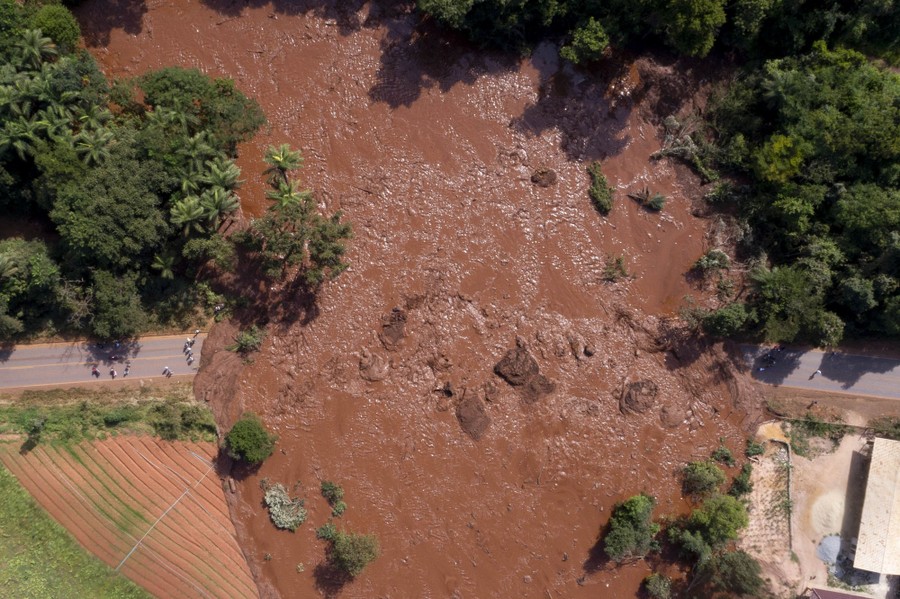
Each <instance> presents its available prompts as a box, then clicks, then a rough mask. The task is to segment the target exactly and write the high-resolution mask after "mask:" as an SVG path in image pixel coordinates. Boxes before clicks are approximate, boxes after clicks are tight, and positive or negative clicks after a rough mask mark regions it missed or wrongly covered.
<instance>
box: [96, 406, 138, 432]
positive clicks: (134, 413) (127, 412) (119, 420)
mask: <svg viewBox="0 0 900 599" xmlns="http://www.w3.org/2000/svg"><path fill="white" fill-rule="evenodd" d="M140 418H141V411H140V409H139V408H138V407H137V406H132V405H127V406H118V407H115V408H113V409H111V410H109V411H108V412H106V413H104V414H103V424H104V425H105V426H107V427H108V428H113V427H116V426H119V425H121V424H125V423H128V422H134V421H136V420H139V419H140Z"/></svg>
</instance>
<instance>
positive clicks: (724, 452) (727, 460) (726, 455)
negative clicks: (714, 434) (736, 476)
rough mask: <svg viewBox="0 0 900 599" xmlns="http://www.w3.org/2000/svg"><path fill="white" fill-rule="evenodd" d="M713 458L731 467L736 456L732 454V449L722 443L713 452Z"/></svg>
mask: <svg viewBox="0 0 900 599" xmlns="http://www.w3.org/2000/svg"><path fill="white" fill-rule="evenodd" d="M712 459H714V460H715V461H717V462H719V463H720V464H725V465H726V466H728V467H729V468H730V467H732V466H734V463H735V462H734V456H733V455H732V454H731V450H730V449H728V448H727V447H725V446H724V445H720V446H719V448H718V449H716V450H715V451H714V452H712Z"/></svg>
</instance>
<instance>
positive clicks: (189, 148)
mask: <svg viewBox="0 0 900 599" xmlns="http://www.w3.org/2000/svg"><path fill="white" fill-rule="evenodd" d="M178 155H179V156H180V157H181V158H183V159H184V160H185V161H186V163H187V169H188V170H189V171H191V172H200V171H201V170H202V169H203V165H204V163H205V162H206V161H207V160H209V159H210V158H213V157H214V156H215V155H216V151H215V150H214V149H213V147H212V146H211V145H210V144H209V134H207V133H206V131H201V132H200V133H197V134H195V135H192V136H191V137H189V138H187V139H186V140H185V142H184V145H183V146H181V147H180V148H178Z"/></svg>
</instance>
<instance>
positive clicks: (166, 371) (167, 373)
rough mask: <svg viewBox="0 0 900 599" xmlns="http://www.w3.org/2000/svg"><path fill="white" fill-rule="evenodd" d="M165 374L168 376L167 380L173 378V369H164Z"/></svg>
mask: <svg viewBox="0 0 900 599" xmlns="http://www.w3.org/2000/svg"><path fill="white" fill-rule="evenodd" d="M163 374H164V375H166V378H168V377H170V376H172V369H171V368H169V367H168V366H166V367H165V368H163Z"/></svg>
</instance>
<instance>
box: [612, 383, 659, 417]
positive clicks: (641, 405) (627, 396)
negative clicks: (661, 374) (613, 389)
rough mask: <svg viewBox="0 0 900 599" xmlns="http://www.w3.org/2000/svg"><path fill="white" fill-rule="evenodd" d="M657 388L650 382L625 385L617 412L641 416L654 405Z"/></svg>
mask: <svg viewBox="0 0 900 599" xmlns="http://www.w3.org/2000/svg"><path fill="white" fill-rule="evenodd" d="M658 393H659V387H657V386H656V383H654V382H653V381H650V380H643V381H635V382H633V383H629V384H627V385H625V388H624V389H623V390H622V397H620V398H619V410H621V411H622V413H623V414H643V413H644V412H646V411H647V410H649V409H650V408H652V407H653V406H654V405H655V404H656V395H657V394H658Z"/></svg>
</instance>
